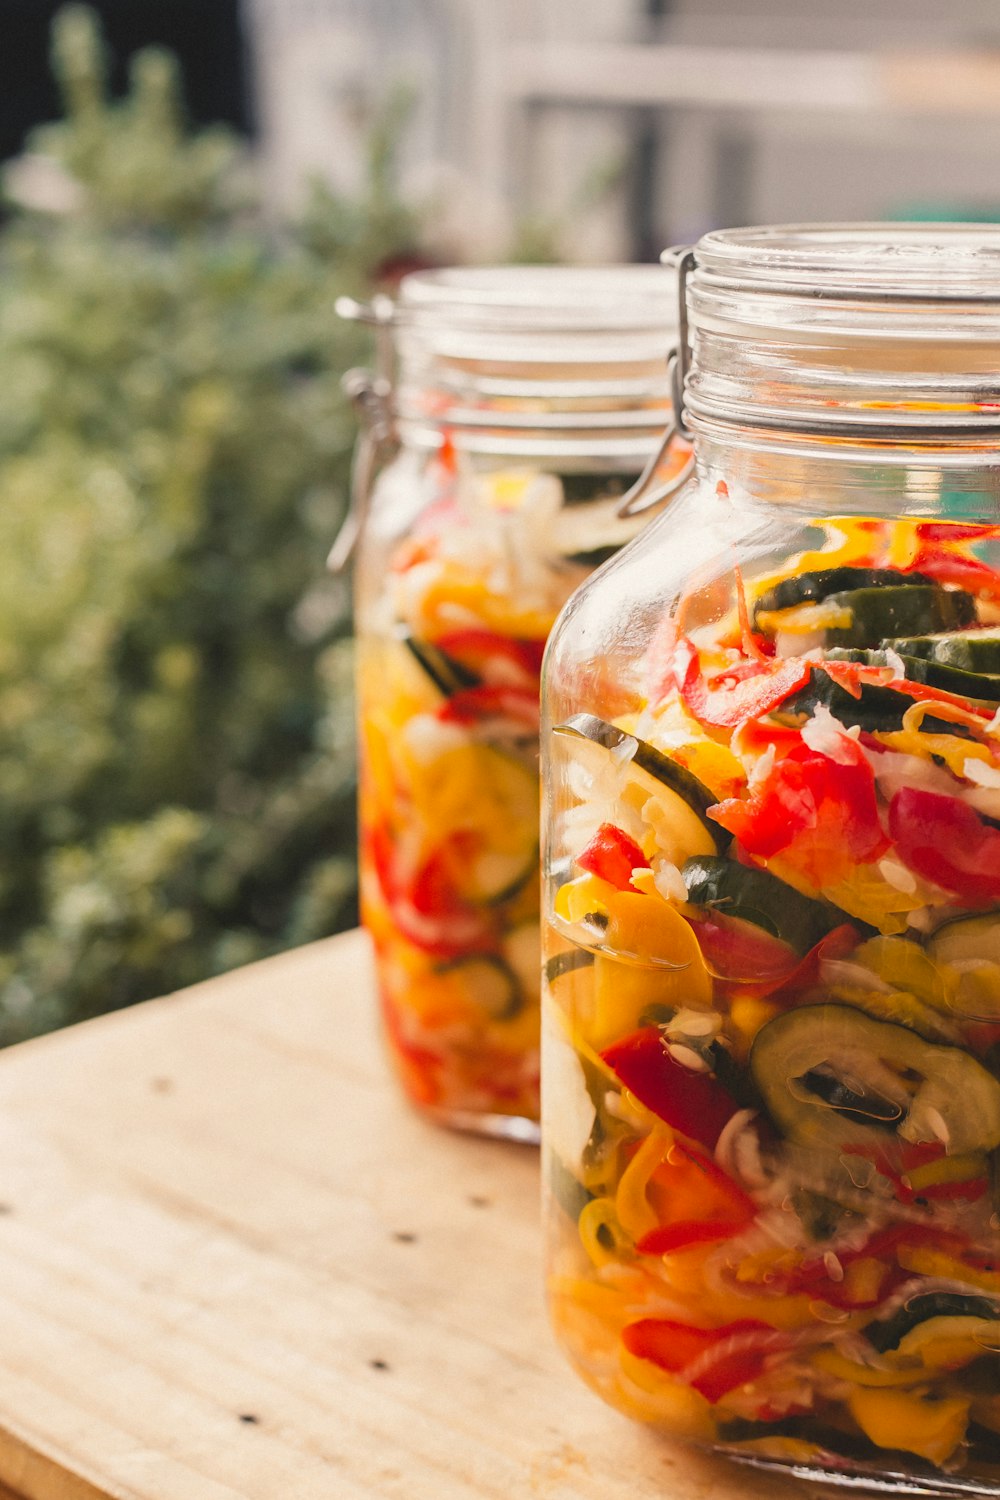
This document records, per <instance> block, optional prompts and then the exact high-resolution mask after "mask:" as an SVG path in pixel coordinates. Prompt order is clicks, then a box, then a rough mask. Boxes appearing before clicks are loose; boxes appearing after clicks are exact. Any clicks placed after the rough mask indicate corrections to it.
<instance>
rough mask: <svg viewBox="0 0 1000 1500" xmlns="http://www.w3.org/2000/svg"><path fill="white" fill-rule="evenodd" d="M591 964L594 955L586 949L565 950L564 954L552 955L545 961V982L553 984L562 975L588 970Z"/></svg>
mask: <svg viewBox="0 0 1000 1500" xmlns="http://www.w3.org/2000/svg"><path fill="white" fill-rule="evenodd" d="M593 962H594V955H593V954H592V953H591V952H590V950H589V949H588V948H567V950H566V952H565V953H554V954H553V955H552V957H551V958H547V959H546V960H545V982H546V984H555V983H556V981H557V980H558V979H562V977H563V975H564V974H572V973H574V971H575V970H577V969H587V968H590V966H591V965H592V964H593Z"/></svg>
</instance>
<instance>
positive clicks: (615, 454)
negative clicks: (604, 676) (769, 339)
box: [355, 266, 676, 1140]
mask: <svg viewBox="0 0 1000 1500" xmlns="http://www.w3.org/2000/svg"><path fill="white" fill-rule="evenodd" d="M376 312H377V313H379V312H380V321H381V324H382V329H383V338H385V336H386V332H387V331H388V332H390V333H391V341H392V351H391V353H392V363H393V368H392V370H391V371H388V370H386V371H383V374H382V376H381V379H380V380H379V381H376V382H374V383H372V382H366V381H362V382H361V395H362V400H363V401H364V402H366V403H368V407H369V413H370V415H371V416H372V417H373V437H372V439H371V441H374V442H376V443H378V444H379V445H380V446H382V447H383V449H384V447H385V445H386V443H389V444H395V448H396V456H395V457H394V458H393V459H392V460H391V462H389V463H388V466H387V467H385V468H384V469H383V471H382V473H381V475H380V477H379V478H378V480H377V483H376V485H375V487H374V493H373V495H372V499H371V505H370V507H369V508H368V510H367V514H366V515H365V516H364V518H363V522H362V524H361V525H360V533H361V539H360V548H359V555H358V561H357V567H356V573H355V585H356V611H357V650H358V717H359V732H360V748H361V755H360V800H359V810H360V854H361V896H362V917H363V921H364V924H365V926H366V927H367V929H368V931H369V932H370V934H371V936H372V938H373V940H374V947H375V957H376V965H377V972H378V984H379V992H380V998H381V1008H382V1017H383V1022H384V1031H385V1036H386V1039H387V1043H388V1048H389V1052H390V1054H391V1058H392V1061H393V1063H394V1064H395V1070H396V1072H397V1074H398V1076H399V1079H400V1080H401V1082H402V1085H403V1087H404V1089H405V1091H406V1093H407V1094H408V1096H409V1097H410V1099H411V1100H412V1101H413V1102H414V1103H415V1104H417V1105H418V1106H419V1107H420V1108H421V1109H422V1110H424V1111H426V1112H427V1113H428V1114H430V1115H433V1116H434V1117H435V1118H437V1119H439V1120H441V1121H443V1122H445V1123H447V1124H450V1125H454V1126H458V1127H462V1128H467V1129H472V1130H476V1131H480V1132H483V1133H489V1134H498V1135H506V1136H511V1137H515V1138H518V1139H525V1140H537V1138H538V1124H537V1121H538V1049H539V969H540V934H539V880H538V809H539V788H538V680H539V671H540V667H541V659H542V651H543V648H544V645H545V641H546V638H547V636H548V632H549V630H550V628H551V626H552V623H553V621H554V620H555V617H556V615H557V613H558V611H559V609H560V608H561V606H562V605H563V604H564V603H565V601H566V599H567V598H568V597H569V595H570V594H571V593H572V591H573V589H574V588H576V587H577V585H578V584H580V583H581V582H582V581H583V580H584V579H585V578H586V577H587V576H588V574H589V573H590V572H591V571H592V570H593V568H594V567H595V566H596V565H597V564H598V563H599V562H601V561H602V560H604V559H605V558H606V557H607V556H609V555H610V554H611V553H613V552H614V551H616V550H617V548H618V547H620V546H621V545H622V544H623V543H624V542H625V541H626V540H628V539H630V538H631V536H633V535H634V534H635V531H636V528H637V525H638V523H637V522H636V521H632V520H627V519H626V520H623V519H621V518H619V517H618V515H617V508H618V504H619V501H620V498H621V496H622V493H623V491H624V490H625V489H626V488H627V487H628V486H629V485H630V484H631V483H632V482H633V480H634V478H635V476H636V474H637V472H638V471H639V470H640V469H641V468H642V467H643V465H644V464H645V463H646V462H647V460H649V459H650V456H651V455H654V454H655V451H656V449H657V446H658V439H659V435H660V432H661V430H662V427H663V423H664V417H665V412H666V411H667V409H668V376H667V361H666V354H667V348H668V344H669V343H670V338H671V325H672V322H673V319H674V318H675V315H676V294H675V290H674V288H673V287H672V286H671V285H669V283H668V284H666V285H665V284H664V279H663V273H662V272H661V271H659V270H658V269H657V268H656V267H653V266H637V267H620V268H619V267H615V268H610V267H609V268H593V269H566V268H557V267H544V268H538V267H520V268H517V267H514V268H502V269H501V268H485V269H477V270H472V269H467V270H443V271H437V272H428V273H421V274H415V275H412V276H408V277H406V278H405V279H404V280H403V282H402V283H401V287H400V291H399V296H398V300H397V302H396V304H395V306H394V307H393V306H386V305H384V304H383V306H382V307H381V309H380V310H379V309H376ZM387 352H388V351H387ZM373 405H374V412H372V406H373ZM360 463H361V467H362V468H363V469H365V470H367V468H368V467H369V462H368V455H367V453H366V451H365V450H363V451H362V453H361V455H360ZM363 480H364V476H363ZM359 498H360V499H361V500H364V495H363V494H362V495H361V496H359Z"/></svg>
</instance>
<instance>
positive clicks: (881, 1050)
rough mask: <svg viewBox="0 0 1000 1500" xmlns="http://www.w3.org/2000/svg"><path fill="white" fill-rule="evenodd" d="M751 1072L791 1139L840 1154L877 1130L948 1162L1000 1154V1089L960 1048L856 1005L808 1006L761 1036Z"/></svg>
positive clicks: (756, 1041) (769, 1026)
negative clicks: (940, 1153) (942, 1151)
mask: <svg viewBox="0 0 1000 1500" xmlns="http://www.w3.org/2000/svg"><path fill="white" fill-rule="evenodd" d="M750 1070H751V1072H752V1074H753V1077H754V1080H755V1081H756V1083H757V1087H758V1088H759V1089H760V1091H761V1094H762V1095H763V1097H764V1102H765V1104H766V1106H767V1111H768V1114H769V1115H770V1116H771V1118H772V1120H773V1121H774V1122H775V1124H776V1125H777V1126H778V1128H779V1129H780V1130H781V1131H782V1132H783V1134H785V1135H786V1136H789V1137H791V1138H792V1139H793V1140H796V1141H799V1142H802V1143H803V1144H810V1145H817V1146H822V1145H827V1146H837V1145H838V1144H840V1143H842V1142H844V1141H846V1140H852V1139H857V1137H858V1135H859V1134H862V1135H863V1134H864V1133H865V1132H866V1131H868V1130H870V1129H876V1130H883V1131H885V1130H895V1131H896V1132H897V1133H898V1134H899V1135H900V1136H902V1138H903V1139H904V1140H907V1141H910V1142H912V1143H917V1142H921V1141H934V1140H943V1141H944V1144H945V1146H946V1149H947V1151H948V1153H949V1155H955V1156H959V1155H963V1154H964V1153H965V1152H970V1151H988V1150H992V1149H993V1147H994V1146H996V1145H998V1144H1000V1083H998V1082H997V1080H996V1079H995V1078H994V1077H993V1076H992V1075H991V1074H990V1073H988V1072H987V1071H986V1069H985V1068H984V1067H983V1066H982V1064H981V1063H979V1062H977V1061H976V1059H975V1058H974V1057H970V1056H969V1054H968V1053H967V1052H963V1051H962V1050H961V1049H959V1048H958V1047H948V1046H942V1045H939V1044H937V1043H934V1042H928V1041H926V1040H925V1039H924V1038H923V1037H921V1036H918V1035H917V1034H916V1033H915V1032H913V1031H909V1030H907V1029H906V1028H905V1027H902V1026H896V1025H893V1024H892V1023H891V1022H888V1021H876V1020H874V1019H873V1018H872V1017H871V1016H868V1015H866V1014H865V1013H864V1012H863V1011H860V1010H856V1009H854V1008H853V1007H852V1006H849V1005H805V1006H800V1007H799V1008H798V1009H796V1010H790V1011H785V1012H783V1013H782V1014H781V1015H779V1016H775V1017H774V1019H773V1020H771V1021H768V1022H767V1024H766V1025H765V1026H762V1027H761V1029H760V1031H759V1032H758V1033H757V1036H756V1037H755V1039H754V1043H753V1046H752V1048H751V1051H750Z"/></svg>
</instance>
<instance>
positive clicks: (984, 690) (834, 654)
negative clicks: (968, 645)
mask: <svg viewBox="0 0 1000 1500" xmlns="http://www.w3.org/2000/svg"><path fill="white" fill-rule="evenodd" d="M892 650H893V651H896V648H895V647H893V648H892ZM896 655H897V656H898V657H899V660H900V661H901V662H902V663H903V672H904V674H905V676H906V677H908V678H909V680H910V681H911V682H925V683H926V684H927V686H928V687H934V688H940V689H941V690H942V692H945V693H955V694H956V695H957V696H958V697H960V698H971V699H973V700H978V701H980V702H986V703H1000V677H993V676H990V675H988V674H987V673H985V672H967V671H965V670H964V669H963V668H961V667H952V666H949V665H948V664H947V663H946V662H941V661H936V660H934V659H929V660H928V659H925V658H924V657H921V656H908V655H904V653H903V652H901V651H896ZM827 657H828V659H829V660H830V661H856V662H863V663H864V664H865V665H866V666H869V667H887V666H892V665H894V663H893V662H892V661H891V659H890V657H889V655H888V653H887V652H886V651H885V650H883V649H881V648H879V649H877V650H873V649H871V648H869V649H868V650H862V649H860V648H858V647H855V648H854V649H850V648H844V647H834V649H833V650H831V651H828V652H827Z"/></svg>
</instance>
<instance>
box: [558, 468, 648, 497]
mask: <svg viewBox="0 0 1000 1500" xmlns="http://www.w3.org/2000/svg"><path fill="white" fill-rule="evenodd" d="M636 477H637V475H636V473H635V472H632V473H626V472H624V471H618V472H617V473H615V472H612V473H607V474H594V473H589V472H588V473H586V474H560V475H558V478H559V482H560V483H561V485H562V489H563V499H564V500H565V502H566V504H567V505H589V504H591V503H592V502H593V501H594V500H609V499H610V500H620V499H621V497H622V495H624V493H625V491H626V490H627V489H629V488H630V487H631V486H632V485H633V484H634V483H635V481H636Z"/></svg>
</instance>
